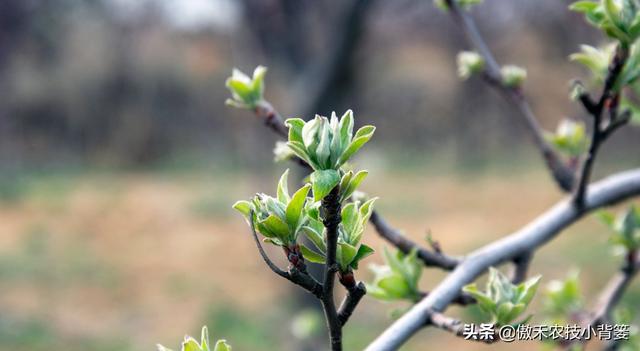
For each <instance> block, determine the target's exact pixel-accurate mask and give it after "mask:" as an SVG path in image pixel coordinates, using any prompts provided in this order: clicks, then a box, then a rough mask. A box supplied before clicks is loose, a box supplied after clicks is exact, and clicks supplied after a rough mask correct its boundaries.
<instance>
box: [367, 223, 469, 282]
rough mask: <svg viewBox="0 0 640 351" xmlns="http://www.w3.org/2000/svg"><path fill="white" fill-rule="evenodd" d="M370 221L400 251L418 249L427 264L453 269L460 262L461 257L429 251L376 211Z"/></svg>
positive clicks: (407, 251) (405, 251) (419, 256)
mask: <svg viewBox="0 0 640 351" xmlns="http://www.w3.org/2000/svg"><path fill="white" fill-rule="evenodd" d="M369 221H370V222H371V224H373V226H374V227H375V229H376V231H377V232H378V234H380V236H381V237H383V238H384V239H385V240H387V241H388V242H389V243H391V244H393V246H395V247H397V248H398V249H399V250H400V251H402V252H404V253H405V254H408V253H409V252H411V250H413V249H417V250H418V258H420V259H421V260H422V262H424V264H425V266H434V267H440V268H442V269H446V270H452V269H454V268H455V267H456V265H457V264H458V263H459V262H460V259H458V258H455V257H450V256H447V255H445V254H443V253H438V252H433V251H429V250H427V249H425V248H423V247H421V246H420V245H418V244H416V243H415V242H413V241H411V240H409V239H408V238H406V237H405V236H404V235H402V234H401V233H400V232H399V231H398V230H396V229H394V228H392V227H390V226H389V224H387V222H386V221H385V220H384V219H383V218H382V217H381V216H380V215H379V214H378V213H377V212H376V211H374V212H373V213H372V214H371V217H370V218H369Z"/></svg>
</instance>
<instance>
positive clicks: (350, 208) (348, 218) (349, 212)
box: [340, 202, 358, 233]
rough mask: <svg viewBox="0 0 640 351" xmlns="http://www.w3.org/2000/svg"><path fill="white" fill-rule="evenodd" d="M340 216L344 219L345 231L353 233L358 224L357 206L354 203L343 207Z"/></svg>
mask: <svg viewBox="0 0 640 351" xmlns="http://www.w3.org/2000/svg"><path fill="white" fill-rule="evenodd" d="M340 216H341V217H342V227H343V228H344V230H345V231H346V232H347V233H351V232H353V231H354V229H355V227H356V225H357V224H358V209H357V208H356V204H355V203H353V202H351V203H348V204H346V205H345V206H344V207H342V212H341V213H340Z"/></svg>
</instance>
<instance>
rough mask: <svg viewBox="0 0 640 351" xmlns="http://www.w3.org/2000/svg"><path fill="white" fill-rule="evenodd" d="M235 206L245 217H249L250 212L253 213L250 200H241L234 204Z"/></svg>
mask: <svg viewBox="0 0 640 351" xmlns="http://www.w3.org/2000/svg"><path fill="white" fill-rule="evenodd" d="M233 208H234V209H236V210H237V211H238V212H240V213H242V214H243V215H244V216H245V217H247V218H249V214H250V213H251V210H252V209H253V206H252V205H251V202H249V201H245V200H240V201H238V202H236V203H235V204H233Z"/></svg>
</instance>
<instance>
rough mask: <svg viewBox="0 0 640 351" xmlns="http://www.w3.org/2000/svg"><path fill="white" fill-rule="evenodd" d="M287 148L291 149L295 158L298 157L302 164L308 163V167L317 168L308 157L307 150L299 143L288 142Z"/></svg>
mask: <svg viewBox="0 0 640 351" xmlns="http://www.w3.org/2000/svg"><path fill="white" fill-rule="evenodd" d="M287 146H288V147H289V149H291V151H293V153H294V154H295V155H296V156H298V157H299V158H300V159H301V160H303V161H304V162H306V163H308V164H309V166H311V167H312V168H313V169H317V168H318V164H317V163H316V162H315V161H314V160H312V159H311V158H310V157H309V154H308V153H307V150H306V149H305V147H304V145H303V144H302V143H301V142H298V141H289V142H287Z"/></svg>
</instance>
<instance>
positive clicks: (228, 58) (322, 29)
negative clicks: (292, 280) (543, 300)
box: [0, 0, 640, 351]
mask: <svg viewBox="0 0 640 351" xmlns="http://www.w3.org/2000/svg"><path fill="white" fill-rule="evenodd" d="M569 2H570V1H557V0H526V1H525V0H520V1H506V0H485V4H484V5H482V6H478V7H476V8H474V9H473V15H474V17H475V18H476V19H477V21H478V24H479V27H480V29H481V31H482V33H483V34H484V35H485V37H486V39H487V41H488V42H489V45H490V46H491V48H492V49H493V50H494V51H495V53H496V55H497V57H498V60H499V61H500V62H501V63H503V64H518V65H521V66H524V67H526V68H527V69H528V73H529V78H528V79H527V81H526V84H525V92H526V94H527V96H528V98H529V100H530V102H531V104H532V107H533V109H534V110H535V112H536V113H537V115H538V117H539V118H540V121H541V123H542V124H543V126H544V127H545V128H546V129H548V130H553V129H555V125H556V123H557V121H558V120H560V119H561V118H563V117H567V116H569V117H581V115H582V111H581V110H580V108H579V106H577V105H576V104H575V103H572V102H571V101H570V100H569V99H568V91H569V81H570V80H571V79H572V78H576V77H583V78H585V72H584V71H583V70H581V68H580V67H578V66H577V65H576V64H572V63H570V62H568V60H567V56H568V55H569V54H570V53H572V52H576V51H578V49H579V44H582V43H587V44H591V45H597V44H600V43H602V40H603V38H602V37H601V35H600V34H599V33H598V32H596V31H595V30H593V29H592V28H591V27H589V26H588V25H587V24H585V23H584V21H583V19H582V17H581V16H579V15H577V14H574V13H570V12H569V11H568V10H567V5H568V3H569ZM463 39H464V38H463V37H462V35H461V32H460V31H459V30H458V28H456V27H455V26H454V25H453V23H452V22H451V20H450V18H449V17H448V16H447V15H445V14H443V13H441V12H440V11H438V10H437V9H436V8H435V7H434V6H433V5H432V2H431V1H428V0H397V1H374V0H350V1H331V0H325V1H317V0H315V1H312V0H242V1H240V0H236V1H234V0H3V1H2V2H0V350H12V351H16V350H30V351H39V350H51V349H64V350H67V351H75V350H123V351H126V350H153V349H154V347H155V346H154V345H155V343H158V342H159V343H162V344H164V345H165V346H168V347H173V348H176V347H177V346H178V344H179V341H180V339H181V338H182V335H184V334H185V333H189V334H198V333H199V329H200V326H202V325H204V324H206V325H208V326H209V329H210V333H211V334H212V337H215V338H219V337H225V338H227V339H228V340H229V341H230V342H231V344H232V345H233V346H234V350H236V349H237V350H306V349H309V350H313V349H322V346H320V347H319V348H318V347H317V346H316V347H314V346H313V345H314V343H315V342H317V340H318V339H319V340H321V342H322V340H323V339H324V330H323V328H322V325H321V323H322V322H321V321H320V320H319V319H318V318H320V317H319V315H316V314H315V312H313V311H314V310H313V308H312V307H310V306H309V304H308V303H307V302H305V299H304V298H303V297H302V295H301V294H300V293H299V292H298V291H297V290H296V288H294V287H292V286H289V285H288V284H287V283H285V282H283V281H282V280H280V279H278V278H277V277H275V276H274V275H273V274H272V273H271V272H270V271H268V270H267V269H266V267H264V264H263V263H262V261H261V260H260V259H259V257H258V256H257V253H256V251H255V247H254V244H253V242H252V240H251V238H250V236H249V232H248V229H247V227H246V225H245V223H244V221H243V220H242V218H241V217H240V216H239V215H238V214H237V213H233V210H232V209H231V205H232V204H233V203H234V202H235V201H236V200H238V199H245V198H249V197H250V196H252V194H254V193H256V192H258V191H264V192H267V193H273V192H274V191H275V184H276V181H277V179H278V177H279V175H280V174H281V173H282V171H283V170H284V169H285V168H287V167H290V166H291V165H289V164H274V163H273V162H272V160H273V153H272V152H271V150H272V148H273V145H274V142H275V140H276V136H275V135H274V134H272V133H271V132H270V131H269V130H268V129H266V128H264V126H263V125H262V124H261V122H260V121H258V120H256V118H255V117H254V116H253V115H252V114H250V113H248V112H247V111H238V110H234V109H231V108H229V107H226V106H225V105H224V100H225V99H226V98H227V97H228V91H227V90H226V89H225V87H224V80H225V78H226V77H227V76H228V75H230V72H231V69H232V68H233V67H238V68H240V69H241V70H244V71H246V72H248V73H250V72H251V71H252V70H253V68H254V67H255V66H257V65H258V64H262V65H265V66H268V67H269V72H268V74H267V78H266V84H267V90H266V97H267V98H268V99H269V100H270V101H271V102H272V103H273V104H274V106H276V108H277V109H278V110H279V111H280V112H281V114H282V115H283V116H284V117H303V118H310V117H312V116H313V115H314V114H315V113H322V114H328V113H330V112H331V111H333V110H336V111H337V112H338V113H339V114H341V113H342V111H344V110H345V109H347V108H351V109H353V110H354V112H355V116H356V123H357V124H374V125H376V126H377V127H378V129H377V131H376V135H375V137H374V139H373V140H372V142H370V143H369V144H368V145H367V147H366V148H365V149H364V151H363V152H362V153H361V155H360V157H359V158H358V159H357V161H356V164H357V166H358V167H359V168H366V169H369V170H370V176H369V179H367V181H366V182H365V184H364V190H365V191H367V192H368V193H370V194H372V195H376V196H380V197H381V200H380V201H378V203H377V206H378V208H379V209H380V211H381V212H382V213H384V214H385V216H386V217H387V219H388V220H389V221H390V222H391V223H392V224H393V225H394V226H396V227H398V228H402V229H403V230H404V231H405V232H406V233H407V235H409V236H411V237H412V238H413V239H414V240H416V241H421V242H424V241H423V240H424V237H425V235H426V233H427V231H429V230H430V231H431V232H432V233H433V236H434V238H436V239H437V240H438V241H440V243H441V245H442V246H443V247H444V249H445V250H446V251H447V252H449V253H451V254H463V253H465V252H467V251H468V250H471V249H473V248H476V247H478V246H480V245H482V244H484V243H487V242H489V241H491V240H493V239H495V238H498V237H500V236H503V235H506V234H507V233H510V232H511V231H513V230H516V229H518V228H519V227H521V226H522V225H524V224H526V223H527V222H528V221H530V220H531V219H533V218H534V217H535V216H536V215H537V214H539V213H540V212H541V211H543V210H545V209H546V208H548V207H549V206H550V205H551V204H553V203H554V202H555V201H556V200H558V199H559V198H560V197H561V194H560V193H559V191H558V190H557V189H556V187H555V185H554V184H553V182H552V180H551V179H550V178H549V176H548V175H547V173H546V170H545V169H544V167H543V165H542V161H541V159H540V157H539V156H538V155H537V153H536V151H535V150H534V148H533V146H532V144H531V143H530V142H529V136H528V135H527V133H526V130H525V129H524V128H523V124H522V123H521V119H520V116H519V115H517V113H516V112H515V111H514V110H513V109H512V108H511V107H510V106H508V105H507V104H506V103H505V102H504V101H503V100H502V99H501V97H500V96H499V95H498V94H496V93H495V92H494V91H492V90H490V89H488V88H487V87H486V86H485V85H484V84H483V82H481V81H479V80H475V79H471V80H470V81H468V82H464V83H463V82H460V81H459V79H458V78H457V77H456V67H455V55H456V53H457V52H458V51H460V50H461V49H464V48H467V47H466V44H465V42H464V40H463ZM639 136H640V130H639V129H638V128H637V127H636V128H633V127H628V128H625V129H624V130H622V131H621V132H619V134H616V138H614V139H613V140H611V141H610V142H608V143H607V144H606V146H605V147H604V149H603V151H602V155H601V157H600V159H599V161H598V162H599V163H598V166H597V169H596V175H597V176H602V175H605V174H607V173H610V172H613V171H616V170H622V169H626V168H632V167H637V166H639V165H640V158H639V156H638V152H637V150H638V147H640V137H639ZM291 167H293V168H292V170H295V171H296V172H299V170H298V169H295V167H294V166H291ZM607 236H608V235H607V230H606V229H605V227H604V226H602V225H600V224H599V223H598V222H597V221H595V220H593V219H586V220H585V221H583V222H581V223H580V224H579V225H576V226H573V227H571V228H570V229H569V230H567V231H566V233H564V234H563V235H562V236H561V237H560V238H559V239H558V240H556V241H554V242H553V243H552V244H551V245H549V246H548V247H545V248H544V249H543V250H542V251H541V252H540V253H539V254H538V255H537V256H536V257H535V260H534V262H533V271H539V272H542V273H543V274H544V278H543V282H545V281H547V282H548V281H549V280H551V279H557V278H562V277H564V276H565V275H566V272H567V271H568V270H570V269H571V268H578V269H580V270H581V271H582V275H581V277H582V285H583V288H584V291H585V294H586V296H587V297H588V298H591V300H588V301H592V298H593V297H594V296H595V295H596V293H597V292H598V291H599V290H600V288H601V287H602V286H603V284H604V283H605V281H606V280H607V278H608V277H610V276H611V275H612V274H613V272H615V270H616V269H617V267H618V266H619V261H620V259H619V258H616V257H614V256H612V255H611V253H610V250H609V247H608V246H607V244H606V242H607ZM365 242H367V243H368V244H369V245H371V246H373V247H374V248H376V249H379V250H381V249H382V247H383V243H382V241H381V240H380V239H379V238H378V237H377V236H376V234H375V233H374V232H373V231H372V230H371V229H368V230H367V234H366V238H365ZM270 252H271V253H272V255H273V256H274V257H278V258H279V256H280V252H279V251H278V250H271V251H270ZM367 261H369V262H381V258H380V255H375V256H373V257H371V258H369V259H367ZM279 262H280V263H282V264H283V265H284V262H282V260H280V261H279ZM363 266H364V267H366V266H367V262H365V263H364V264H363ZM358 276H359V278H360V279H365V280H367V279H369V278H370V277H371V275H370V274H369V272H368V271H367V269H361V271H359V272H358ZM443 276H444V275H443V273H441V272H438V271H432V270H429V271H426V272H425V273H424V278H423V283H424V287H425V290H427V289H429V288H430V287H432V286H434V285H435V284H437V282H438V281H439V280H440V279H441V278H442V277H443ZM625 303H626V304H627V305H629V306H635V308H636V309H637V306H640V287H639V286H638V284H635V285H634V286H633V287H632V289H631V290H630V292H629V294H628V296H627V298H626V299H625ZM402 307H406V305H403V304H401V303H399V304H385V303H381V302H378V301H375V300H373V299H370V298H365V300H364V302H363V303H362V305H361V307H360V308H359V309H358V311H357V313H356V316H355V318H354V319H353V320H352V322H350V323H349V325H348V326H347V327H346V330H345V339H346V341H345V342H346V349H347V350H358V349H362V348H363V347H364V346H365V345H367V344H368V342H369V341H371V340H372V339H373V338H374V337H375V336H376V335H377V334H379V333H380V332H381V331H382V330H383V329H384V328H385V327H386V326H387V325H389V324H390V323H391V321H392V317H391V316H390V312H391V311H392V310H394V309H397V308H402ZM309 308H311V309H309ZM533 311H534V312H535V308H534V309H533ZM452 314H454V315H458V316H461V317H463V318H465V319H466V320H474V318H477V313H476V312H474V310H473V308H472V309H470V310H466V311H461V310H459V309H455V308H452ZM541 318H542V317H540V318H537V317H535V318H534V322H535V321H538V322H540V321H541V320H542V319H541ZM454 339H455V338H452V337H451V336H450V335H447V334H444V333H442V332H439V331H437V330H429V331H425V332H421V333H420V334H419V335H418V336H417V337H416V338H414V339H413V340H412V341H411V342H410V343H408V344H407V345H406V347H405V348H404V349H403V350H423V349H425V348H429V349H434V350H437V349H440V348H441V347H444V346H445V345H446V346H447V347H454V348H456V349H462V348H463V347H464V349H488V348H489V346H483V345H475V344H473V345H470V344H468V343H464V342H463V341H460V340H454ZM320 345H323V344H322V343H320ZM450 345H451V346H450ZM491 347H492V348H495V349H501V350H509V349H512V348H513V347H514V346H513V345H509V344H503V345H498V346H496V345H493V346H491ZM518 347H519V348H523V349H530V350H537V349H540V345H538V344H536V343H526V344H519V345H518Z"/></svg>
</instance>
